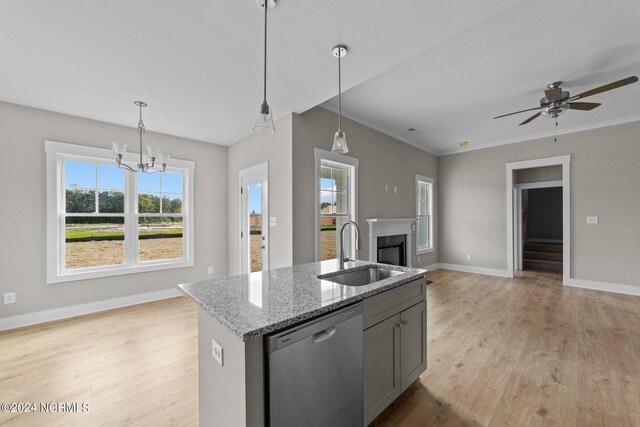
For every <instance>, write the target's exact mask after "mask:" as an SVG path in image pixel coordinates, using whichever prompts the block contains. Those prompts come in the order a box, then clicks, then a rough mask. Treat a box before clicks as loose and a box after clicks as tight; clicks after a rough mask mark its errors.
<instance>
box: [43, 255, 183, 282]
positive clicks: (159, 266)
mask: <svg viewBox="0 0 640 427" xmlns="http://www.w3.org/2000/svg"><path fill="white" fill-rule="evenodd" d="M194 265H195V263H194V262H193V261H184V260H178V261H166V262H159V263H154V264H138V265H132V266H127V267H119V266H118V267H111V268H105V269H101V270H89V271H86V270H85V271H76V272H68V273H62V274H58V275H54V276H53V277H48V278H47V284H49V285H52V284H56V283H65V282H74V281H77V280H88V279H99V278H103V277H113V276H123V275H126V274H135V273H147V272H151V271H161V270H171V269H174V268H185V267H193V266H194Z"/></svg>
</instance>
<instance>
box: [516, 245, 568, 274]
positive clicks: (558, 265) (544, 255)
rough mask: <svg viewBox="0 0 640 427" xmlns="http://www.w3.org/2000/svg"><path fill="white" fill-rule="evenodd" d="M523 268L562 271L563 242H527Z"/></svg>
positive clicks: (552, 271) (551, 271) (523, 256)
mask: <svg viewBox="0 0 640 427" xmlns="http://www.w3.org/2000/svg"><path fill="white" fill-rule="evenodd" d="M522 269H523V270H536V271H545V272H550V273H562V243H546V242H525V244H524V252H523V254H522Z"/></svg>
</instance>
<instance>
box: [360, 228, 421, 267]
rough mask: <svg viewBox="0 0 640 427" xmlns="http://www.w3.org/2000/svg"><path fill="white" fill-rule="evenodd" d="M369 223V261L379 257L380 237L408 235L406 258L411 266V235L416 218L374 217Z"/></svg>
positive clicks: (408, 265)
mask: <svg viewBox="0 0 640 427" xmlns="http://www.w3.org/2000/svg"><path fill="white" fill-rule="evenodd" d="M367 222H368V223H369V261H373V262H375V261H376V260H377V259H378V255H377V254H378V237H382V236H395V235H398V234H404V235H406V241H407V245H406V251H407V253H406V260H407V267H411V260H412V257H411V248H412V245H411V235H412V234H413V228H412V227H413V224H414V223H415V222H416V219H415V218H383V219H380V218H374V219H368V220H367Z"/></svg>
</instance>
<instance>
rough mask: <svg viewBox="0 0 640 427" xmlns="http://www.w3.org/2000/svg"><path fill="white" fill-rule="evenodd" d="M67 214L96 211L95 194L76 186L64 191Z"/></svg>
mask: <svg viewBox="0 0 640 427" xmlns="http://www.w3.org/2000/svg"><path fill="white" fill-rule="evenodd" d="M64 196H65V206H66V212H67V213H94V212H95V211H96V192H95V190H86V189H83V188H80V187H77V186H75V185H74V186H71V187H70V188H67V189H65V195H64Z"/></svg>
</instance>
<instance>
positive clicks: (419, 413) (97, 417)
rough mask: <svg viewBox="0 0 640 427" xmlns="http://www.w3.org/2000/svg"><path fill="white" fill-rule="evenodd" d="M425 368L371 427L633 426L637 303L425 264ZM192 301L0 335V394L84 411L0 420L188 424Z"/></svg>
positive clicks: (638, 354) (638, 365) (194, 384)
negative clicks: (82, 406)
mask: <svg viewBox="0 0 640 427" xmlns="http://www.w3.org/2000/svg"><path fill="white" fill-rule="evenodd" d="M430 278H431V279H432V280H434V283H433V284H432V285H430V286H429V287H428V310H429V313H428V327H427V331H428V343H429V344H428V345H429V347H428V366H429V368H428V370H427V372H425V373H424V374H423V375H422V377H421V378H420V380H419V382H417V383H416V384H415V385H414V386H413V387H412V388H411V390H409V391H408V393H405V395H404V396H402V398H401V399H400V400H399V402H397V403H395V404H393V405H392V406H391V407H390V408H389V409H388V410H386V411H385V412H384V413H383V414H381V416H380V417H378V419H377V420H376V421H375V423H374V424H375V425H376V426H430V425H432V426H475V425H510V426H531V425H556V426H578V427H581V426H590V425H604V426H640V297H630V296H624V295H617V294H610V293H603V292H596V291H589V290H582V289H574V288H566V287H562V284H561V282H560V280H559V278H558V277H557V276H554V275H544V274H531V273H526V274H524V275H522V276H520V277H518V278H516V279H513V280H511V279H501V278H496V277H490V276H480V275H474V274H467V273H459V272H452V271H446V270H439V271H436V272H434V273H431V275H430ZM197 375H198V370H197V319H196V308H195V304H193V303H191V302H190V301H188V300H186V298H175V299H172V300H165V301H159V302H154V303H150V304H144V305H139V306H134V307H128V308H123V309H118V310H113V311H110V312H105V313H99V314H95V315H90V316H85V317H81V318H77V319H71V320H65V321H60V322H55V323H50V324H47V325H41V326H35V327H29V328H24V329H20V330H14V331H9V332H4V333H0V401H15V402H57V401H64V402H80V403H81V402H88V403H89V412H87V413H85V414H82V413H71V414H41V413H40V414H23V415H20V416H17V414H7V413H0V424H3V425H4V424H5V423H6V425H20V426H30V425H37V426H45V425H46V426H55V425H77V426H93V425H149V426H164V425H193V426H195V425H197V424H198V416H197V412H198V380H197Z"/></svg>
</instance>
